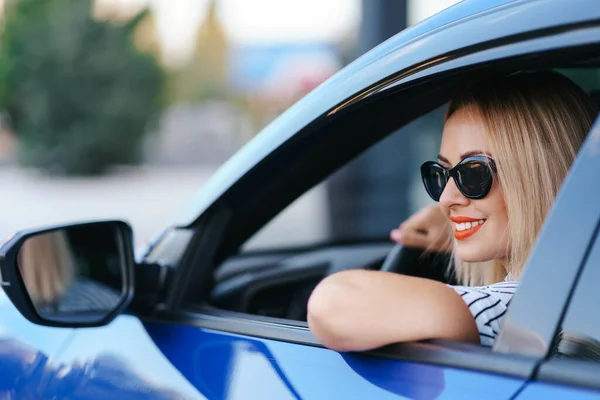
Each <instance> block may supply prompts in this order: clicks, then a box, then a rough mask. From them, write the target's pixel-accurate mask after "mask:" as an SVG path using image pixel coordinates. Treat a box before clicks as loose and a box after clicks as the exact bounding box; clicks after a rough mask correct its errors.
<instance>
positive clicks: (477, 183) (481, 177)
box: [456, 161, 492, 198]
mask: <svg viewBox="0 0 600 400" xmlns="http://www.w3.org/2000/svg"><path fill="white" fill-rule="evenodd" d="M456 177H457V180H458V182H457V183H458V185H459V186H460V189H461V190H462V192H463V193H464V194H465V196H468V197H472V198H482V197H484V196H485V195H487V194H488V192H489V191H490V189H491V187H492V171H491V169H490V167H489V165H487V164H486V163H484V162H481V161H473V162H467V163H465V164H464V165H462V166H461V167H460V168H459V169H458V170H457V171H456Z"/></svg>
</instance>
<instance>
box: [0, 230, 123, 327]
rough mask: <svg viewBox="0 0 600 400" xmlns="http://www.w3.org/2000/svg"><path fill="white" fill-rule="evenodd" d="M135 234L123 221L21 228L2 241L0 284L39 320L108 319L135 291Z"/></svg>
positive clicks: (87, 322) (88, 322)
mask: <svg viewBox="0 0 600 400" xmlns="http://www.w3.org/2000/svg"><path fill="white" fill-rule="evenodd" d="M132 237H133V233H132V230H131V227H130V226H129V225H128V224H127V223H125V222H121V221H102V222H90V223H82V224H73V225H61V226H55V227H50V228H44V229H37V230H28V231H21V232H18V233H16V234H14V235H12V236H11V237H9V238H8V239H7V240H6V241H5V242H4V243H3V244H1V245H0V284H1V285H2V288H3V289H4V291H5V292H6V294H7V296H8V297H9V298H10V300H11V301H12V302H13V304H14V305H15V306H16V307H17V309H18V310H19V311H20V312H21V314H23V316H25V318H27V319H28V320H30V321H31V322H34V323H36V324H40V325H48V326H63V327H92V326H100V325H105V324H107V323H109V322H110V321H111V320H113V319H114V318H115V317H116V316H117V315H118V314H119V313H120V312H121V311H123V309H124V308H125V307H127V305H128V304H129V302H131V299H132V297H133V266H134V259H133V240H132Z"/></svg>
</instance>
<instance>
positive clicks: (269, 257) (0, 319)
mask: <svg viewBox="0 0 600 400" xmlns="http://www.w3.org/2000/svg"><path fill="white" fill-rule="evenodd" d="M526 69H555V70H558V71H559V72H561V73H563V74H565V75H568V76H569V77H570V78H572V79H573V80H574V81H575V82H577V83H578V84H579V85H580V86H581V87H582V88H583V89H585V90H586V91H587V92H588V93H590V94H591V95H592V97H594V98H596V99H599V101H600V96H598V94H599V93H600V2H598V0H570V1H565V0H515V1H506V0H465V1H463V2H461V3H459V4H457V5H456V6H454V7H451V8H449V9H447V10H445V11H443V12H441V13H439V14H437V15H435V16H433V17H431V18H430V19H428V20H426V21H424V22H422V23H420V24H418V25H415V26H413V27H411V28H409V29H406V30H404V31H402V32H400V33H398V34H397V35H396V36H394V37H392V38H390V39H389V40H387V41H386V42H384V43H382V44H381V45H379V46H378V47H376V48H374V49H373V50H371V51H370V52H368V53H367V54H365V55H363V56H362V57H360V58H359V59H357V60H356V61H354V62H353V63H351V64H350V65H348V66H347V67H346V68H344V69H343V70H341V71H340V72H339V73H338V74H336V75H335V76H333V77H332V78H331V79H329V80H328V81H327V82H325V83H324V84H322V85H321V86H320V87H318V88H317V89H316V90H314V91H313V92H312V93H310V94H309V95H307V96H306V97H305V98H304V99H302V100H301V101H299V102H298V103H297V104H295V105H294V106H293V107H291V108H290V109H289V110H287V111H286V112H285V113H283V114H282V115H281V116H280V117H279V118H277V119H276V120H275V121H274V122H272V123H271V124H270V125H269V126H268V127H266V128H265V129H264V131H262V132H261V133H260V134H259V135H258V136H257V137H255V138H254V139H253V140H252V141H251V142H250V143H249V144H248V145H247V146H245V147H244V148H243V149H241V150H240V151H239V152H238V153H237V154H236V155H235V156H234V157H232V158H231V159H230V160H229V161H228V162H227V163H226V164H224V165H223V166H222V167H221V169H220V170H219V171H218V172H217V173H216V174H215V175H214V176H213V177H212V178H211V180H210V181H209V182H208V183H207V184H205V186H204V187H203V188H202V190H200V192H199V193H198V194H197V196H196V197H195V198H194V199H193V200H192V201H191V202H190V204H189V206H188V207H187V208H186V209H185V210H173V212H174V213H175V212H177V211H179V215H178V217H176V218H175V219H174V220H173V223H172V224H171V225H170V226H169V227H167V228H166V229H165V230H164V231H163V232H162V233H161V234H160V235H159V236H158V237H157V239H155V240H154V241H153V243H152V244H151V245H150V246H149V247H148V249H147V250H146V251H144V252H143V253H140V254H138V255H137V256H136V255H134V250H133V240H132V235H133V232H132V229H131V227H130V226H129V225H128V224H127V223H125V222H122V221H91V222H82V223H78V224H70V225H61V226H51V227H46V228H41V229H35V230H26V231H21V232H18V233H15V234H14V235H12V236H10V237H8V238H6V239H5V240H4V241H3V243H2V245H1V247H0V274H1V279H0V283H1V284H2V288H3V289H4V290H3V294H2V295H1V296H0V308H1V311H0V370H1V372H0V398H1V399H111V400H114V399H502V400H508V399H517V400H530V399H600V311H599V310H598V309H596V307H600V290H599V289H598V284H599V283H600V238H599V237H598V231H599V229H600V124H599V123H596V124H595V125H594V127H593V128H592V131H591V132H590V133H589V135H588V138H587V140H586V142H585V144H584V145H583V147H582V149H581V151H580V153H579V155H578V157H577V159H576V161H575V162H574V164H573V166H572V168H571V170H570V173H569V175H568V177H567V179H566V181H565V183H564V184H563V187H562V189H561V191H560V193H559V195H558V197H557V199H556V201H555V203H554V207H553V209H552V211H551V213H550V215H549V217H548V218H547V220H546V222H545V225H544V227H543V229H542V232H541V234H540V235H539V237H538V241H537V243H536V245H535V248H534V250H533V251H532V254H531V255H530V258H529V260H528V266H527V270H526V273H525V274H524V276H523V278H522V281H521V285H520V287H519V290H518V292H517V294H516V295H515V297H514V299H513V301H512V304H511V307H510V309H509V311H508V313H507V315H506V317H505V320H504V323H503V327H502V330H501V332H500V333H499V336H498V338H497V340H496V342H495V344H494V346H493V347H492V348H490V347H484V346H478V345H473V344H464V343H454V342H445V341H426V342H419V343H404V344H396V345H392V346H386V347H385V348H381V349H377V350H374V351H369V352H364V353H350V352H349V353H338V352H335V351H332V350H329V349H327V348H324V347H323V346H322V345H321V344H320V343H319V342H318V341H316V339H315V338H314V337H313V336H312V335H311V333H310V331H309V330H308V328H307V324H306V300H307V299H308V296H309V294H310V292H311V290H312V288H313V287H314V286H315V285H316V284H317V283H318V282H319V281H320V280H321V279H323V277H325V276H327V275H328V274H331V273H333V272H336V271H339V270H341V269H350V268H368V269H378V268H382V266H383V265H385V266H386V267H385V268H386V269H388V270H391V271H394V272H397V273H405V274H413V275H418V276H424V277H429V278H431V279H438V280H444V279H445V275H444V274H443V273H441V272H440V271H441V268H443V265H440V264H444V263H440V262H439V260H436V259H428V258H427V257H425V258H423V257H420V256H421V255H420V254H415V251H414V250H408V249H402V248H399V247H394V246H393V245H392V244H391V243H390V242H389V241H387V240H381V241H377V240H364V241H361V240H356V241H352V242H343V243H318V244H317V245H307V246H301V247H296V248H289V247H288V248H277V247H276V246H273V248H270V249H267V250H261V251H258V250H251V249H250V248H248V246H246V244H247V243H248V241H249V240H250V239H251V238H253V237H255V235H256V233H257V232H259V230H261V229H262V228H263V227H265V226H267V224H268V223H269V222H270V221H272V220H274V219H275V218H276V217H277V216H278V215H280V214H281V213H282V211H284V210H285V209H286V207H287V206H289V205H290V204H291V203H292V202H294V200H296V199H298V198H300V197H301V196H302V195H303V194H304V193H307V192H309V191H310V189H312V188H314V187H317V186H318V185H319V184H320V183H321V182H322V181H324V180H325V179H326V178H327V177H328V176H330V175H331V174H332V173H333V172H334V171H336V170H338V169H340V168H341V167H343V166H344V165H346V164H348V163H349V162H351V161H352V160H353V159H356V158H357V157H358V156H359V155H360V154H361V153H363V152H366V151H368V149H369V148H370V147H371V146H388V145H389V143H390V142H386V141H387V140H390V139H391V138H392V137H400V136H403V135H415V137H420V138H423V137H428V138H433V139H432V140H423V141H422V144H427V143H430V145H429V147H428V149H429V150H427V151H430V152H431V153H428V154H429V155H431V154H433V152H434V151H436V150H437V147H436V146H435V143H434V142H435V138H436V135H438V136H437V137H438V139H439V136H441V129H437V128H435V129H432V128H431V127H430V126H429V125H428V126H429V128H428V127H426V126H423V125H422V124H421V125H419V121H423V119H422V118H424V116H425V117H427V118H428V119H427V120H428V121H431V120H435V118H437V117H440V113H439V110H440V107H442V106H443V105H444V104H445V103H446V102H447V101H448V100H449V98H450V96H451V94H452V93H453V92H455V91H456V89H457V88H460V87H461V86H463V85H465V84H466V83H468V82H470V81H472V80H473V79H486V77H493V76H496V75H498V74H508V73H512V72H516V71H521V70H526ZM415 124H416V125H415ZM438 130H439V132H437V131H438ZM432 132H433V133H432ZM392 161H393V160H381V162H382V163H385V162H392ZM414 173H415V175H416V174H418V171H417V168H416V167H415V171H414ZM158 190H160V189H158ZM407 190H408V189H407ZM397 222H398V221H392V226H393V224H396V223H397ZM415 266H416V268H415ZM48 282H53V284H52V286H51V287H49V286H48V284H47V283H48ZM391 306H392V305H391Z"/></svg>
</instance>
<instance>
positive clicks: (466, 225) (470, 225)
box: [455, 219, 485, 232]
mask: <svg viewBox="0 0 600 400" xmlns="http://www.w3.org/2000/svg"><path fill="white" fill-rule="evenodd" d="M484 222H485V220H484V219H480V220H479V221H473V222H463V223H460V224H455V225H456V230H457V231H459V232H460V231H464V230H467V229H471V228H475V227H476V226H477V225H483V223H484Z"/></svg>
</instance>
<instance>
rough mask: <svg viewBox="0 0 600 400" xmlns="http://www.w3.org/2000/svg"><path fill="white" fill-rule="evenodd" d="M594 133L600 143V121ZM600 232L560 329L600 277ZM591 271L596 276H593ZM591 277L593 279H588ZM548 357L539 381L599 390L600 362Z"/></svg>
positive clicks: (599, 228)
mask: <svg viewBox="0 0 600 400" xmlns="http://www.w3.org/2000/svg"><path fill="white" fill-rule="evenodd" d="M594 131H595V137H594V138H593V139H595V140H596V141H600V121H599V122H597V123H596V126H595V129H593V130H592V132H594ZM596 146H598V147H597V148H596V151H600V145H598V144H596ZM590 161H591V160H590ZM594 161H595V163H594V164H593V165H592V164H590V165H587V167H588V168H590V167H594V166H595V168H596V171H598V170H600V154H598V155H596V157H595V158H594ZM592 190H593V189H592ZM594 195H596V196H597V195H600V190H593V194H592V195H591V197H593V196H594ZM599 232H600V221H598V223H597V224H596V229H595V232H594V239H593V241H592V243H593V244H592V245H591V246H590V249H589V250H588V255H587V257H586V260H585V262H584V265H583V266H582V267H581V269H580V271H579V273H578V276H577V282H576V285H575V287H574V288H573V290H572V291H571V294H570V296H569V302H568V304H567V306H566V307H565V311H564V313H563V316H562V318H561V323H560V325H559V326H562V323H563V322H564V320H565V319H566V318H567V315H568V313H569V310H570V307H573V306H575V304H573V299H574V298H575V297H576V296H577V294H578V293H581V292H580V290H586V293H585V295H589V293H588V290H587V289H588V288H585V287H584V288H582V287H581V286H582V285H584V284H585V283H587V282H589V279H590V277H592V276H598V274H599V272H600V237H599ZM592 270H593V272H591V273H590V271H592ZM588 274H590V275H591V276H590V277H588V276H587V275H588ZM595 300H600V295H597V296H595ZM598 320H599V322H598V324H599V325H600V315H599V316H598ZM558 334H559V330H557V334H556V336H555V337H554V341H555V342H556V341H557V340H558ZM548 357H549V359H548V360H547V361H545V362H543V363H542V365H541V366H540V368H539V370H538V373H537V374H536V376H535V378H536V379H537V380H539V381H541V382H547V383H553V384H562V385H575V386H580V387H583V388H587V389H595V390H600V380H598V376H600V362H593V361H587V360H578V359H576V358H553V357H552V353H549V354H548Z"/></svg>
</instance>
